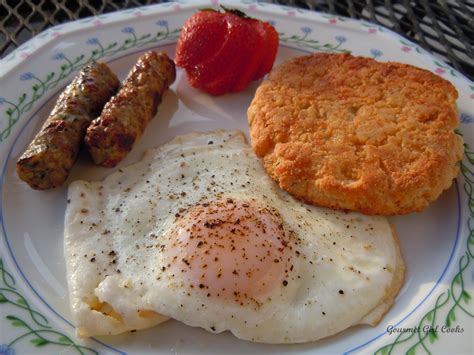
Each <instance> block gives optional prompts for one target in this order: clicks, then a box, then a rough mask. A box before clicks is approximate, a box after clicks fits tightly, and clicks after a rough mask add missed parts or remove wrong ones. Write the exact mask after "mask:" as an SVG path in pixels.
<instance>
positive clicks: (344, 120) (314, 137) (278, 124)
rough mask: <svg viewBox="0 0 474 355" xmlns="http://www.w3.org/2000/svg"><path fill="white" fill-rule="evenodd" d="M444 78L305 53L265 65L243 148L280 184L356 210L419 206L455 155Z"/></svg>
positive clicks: (438, 188) (451, 173)
mask: <svg viewBox="0 0 474 355" xmlns="http://www.w3.org/2000/svg"><path fill="white" fill-rule="evenodd" d="M457 96H458V94H457V91H456V89H455V88H454V86H453V85H452V84H451V83H449V82H448V81H446V80H444V79H442V78H441V77H439V76H437V75H435V74H432V73H431V72H429V71H427V70H423V69H419V68H416V67H413V66H410V65H406V64H400V63H390V62H389V63H381V62H377V61H375V60H373V59H370V58H364V57H353V56H351V55H349V54H326V53H314V54H312V55H308V56H303V57H297V58H294V59H292V60H289V61H287V62H285V63H283V64H281V65H280V66H279V67H277V68H275V69H274V70H273V71H272V72H271V73H270V75H269V78H268V79H267V80H266V81H264V82H263V83H262V85H260V87H259V88H258V90H257V92H256V95H255V97H254V99H253V101H252V103H251V105H250V107H249V109H248V120H249V125H250V137H251V140H252V147H253V149H254V151H255V153H256V154H257V155H258V156H259V157H263V159H264V165H265V169H266V170H267V172H268V174H269V175H270V176H271V177H272V178H273V179H274V180H276V181H277V182H278V183H279V185H280V187H281V188H282V189H284V190H286V191H288V192H289V193H291V194H292V195H294V196H295V197H298V198H300V199H302V200H304V201H306V202H309V203H312V204H315V205H320V206H325V207H330V208H337V209H350V210H355V211H360V212H363V213H366V214H381V215H397V214H406V213H410V212H413V211H421V210H423V209H425V208H426V207H427V206H428V204H429V203H430V202H432V201H434V200H436V199H437V198H438V197H439V195H440V194H441V192H442V191H443V190H445V189H447V188H449V187H450V186H451V183H452V180H453V179H454V178H455V177H456V176H457V174H458V172H459V167H458V164H457V162H458V161H460V160H461V159H462V146H463V141H462V138H461V137H460V136H459V135H457V134H456V133H455V132H454V129H455V128H456V127H457V126H458V125H459V118H458V115H457V110H456V104H455V102H456V99H457Z"/></svg>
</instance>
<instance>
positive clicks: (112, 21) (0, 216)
mask: <svg viewBox="0 0 474 355" xmlns="http://www.w3.org/2000/svg"><path fill="white" fill-rule="evenodd" d="M199 3H204V1H200V2H199ZM216 3H217V2H216ZM219 3H223V4H232V5H241V6H244V5H248V4H247V3H246V2H245V1H220V2H219ZM165 4H171V5H173V4H179V5H182V4H187V5H189V6H187V7H186V10H188V9H192V8H199V6H201V5H198V4H197V2H191V1H180V2H178V3H165ZM165 4H156V5H150V6H144V7H139V8H134V9H132V10H133V11H131V10H124V11H120V12H114V13H110V14H107V15H104V16H105V17H107V18H108V19H109V20H110V21H109V22H107V24H110V25H112V24H116V23H119V22H121V21H122V20H123V19H122V18H118V17H117V16H118V15H120V16H123V15H126V18H132V19H133V18H134V17H133V15H132V14H133V12H135V11H140V10H143V9H148V8H153V10H161V9H162V8H165V9H166V8H168V7H169V6H170V5H168V6H163V5H165ZM265 7H267V8H270V11H268V12H269V13H271V10H272V7H274V9H273V10H276V8H282V7H284V8H287V9H288V11H296V10H297V9H295V8H292V7H285V6H279V5H273V4H265ZM181 10H184V8H183V9H181ZM302 11H303V12H307V13H309V14H311V15H312V16H313V15H317V16H322V15H326V14H322V13H318V12H314V11H307V10H302ZM159 13H160V14H161V13H163V12H162V11H159ZM165 13H166V12H165ZM155 15H156V14H153V15H150V16H155ZM333 17H335V18H342V17H340V16H333ZM94 18H96V17H92V18H88V19H94ZM104 19H105V18H104ZM345 19H346V20H349V21H351V22H352V23H356V24H358V25H360V24H361V23H364V22H367V21H360V20H354V19H350V18H345ZM83 20H84V19H83ZM83 20H77V21H73V22H70V23H67V24H65V25H60V26H55V28H56V27H62V28H64V27H75V26H77V25H78V24H81V23H82V22H83ZM367 23H368V24H370V25H371V26H374V24H372V23H370V22H367ZM377 26H378V27H381V28H384V27H383V26H379V25H377ZM384 29H385V28H384ZM49 30H52V29H49ZM49 30H47V31H45V32H48V31H49ZM83 30H85V29H83ZM78 31H79V30H78ZM385 31H387V33H389V34H390V35H395V36H396V37H398V38H402V39H403V40H404V41H407V42H410V41H409V40H407V39H406V38H405V37H403V36H400V35H398V34H397V33H396V32H393V31H391V30H389V29H385ZM73 32H75V31H73ZM73 32H67V33H66V34H70V33H73ZM381 32H384V31H381ZM33 40H35V38H33V39H31V40H30V41H33ZM30 41H28V42H30ZM55 41H61V39H60V37H59V39H58V38H50V39H49V40H48V41H46V42H45V44H44V45H42V46H39V47H36V49H35V50H34V51H33V52H32V53H33V54H34V53H35V52H36V51H38V50H40V49H41V48H42V47H44V46H45V45H46V44H48V43H50V42H55ZM28 42H26V43H28ZM412 44H414V43H413V42H412ZM164 45H168V44H164ZM414 45H415V46H417V45H416V44H414ZM417 47H418V46H417ZM23 50H24V48H23V49H21V50H20V48H18V49H17V50H15V51H14V52H17V51H18V53H20V52H22V51H23ZM139 51H141V50H137V52H139ZM14 52H12V53H14ZM134 52H135V51H134ZM134 52H129V51H126V52H125V54H123V56H128V55H130V54H132V53H134ZM18 53H17V54H18ZM33 54H32V55H33ZM420 54H422V55H428V56H429V58H430V59H431V60H434V59H433V58H434V57H433V56H432V55H431V54H430V53H429V52H426V53H420ZM123 56H120V57H112V60H117V59H119V58H121V57H123ZM22 62H23V61H19V62H18V63H16V65H15V66H12V67H11V68H9V69H8V70H7V72H6V73H7V74H8V73H12V72H14V71H15V70H18V68H19V65H21V64H22ZM2 63H3V62H2V61H0V64H2ZM451 69H452V70H453V71H454V72H457V71H456V70H455V69H453V68H451ZM457 73H458V74H459V75H460V77H459V78H461V79H462V80H467V84H468V85H469V81H470V80H469V79H468V78H467V77H465V76H464V75H463V74H462V73H460V72H457ZM7 74H5V75H7ZM451 75H452V74H451ZM3 76H4V75H1V74H0V79H2V78H3ZM454 79H455V78H454ZM45 94H46V93H45ZM53 95H54V94H51V92H49V97H51V96H53ZM48 100H49V99H48ZM38 109H39V108H38ZM33 118H34V115H31V117H30V119H29V120H28V121H26V122H24V123H23V126H22V128H21V130H20V132H18V133H17V135H16V137H15V139H14V142H13V143H12V144H11V146H10V150H9V152H8V154H7V155H6V158H5V163H4V167H3V170H2V177H1V189H3V175H4V172H5V169H6V165H7V163H8V157H9V156H10V154H11V150H12V149H13V147H14V145H15V142H16V140H17V139H18V138H19V137H20V136H21V132H22V131H23V129H24V128H25V127H26V126H27V125H28V123H29V122H30V121H31V120H33ZM455 185H456V191H457V200H458V205H459V217H458V219H459V221H458V233H457V236H456V238H455V243H454V246H453V249H452V252H451V255H450V258H449V261H448V263H447V265H446V267H445V269H444V271H443V273H442V275H441V276H440V278H439V280H438V281H437V283H436V284H435V286H434V287H433V289H432V290H431V291H430V292H429V294H428V295H427V296H426V297H425V298H424V300H423V301H422V302H421V303H420V304H418V305H417V306H416V308H415V309H414V310H413V311H415V310H416V309H417V308H418V307H419V306H421V304H422V303H424V302H425V301H426V300H427V299H428V298H429V296H430V295H431V294H432V292H433V291H434V289H435V288H436V287H437V285H438V283H439V281H441V279H442V278H443V277H444V276H445V274H446V272H447V270H448V269H449V266H450V265H451V262H452V259H453V257H454V255H455V254H456V246H457V243H458V238H459V233H460V230H462V229H463V228H462V227H461V226H460V224H461V221H462V220H464V218H463V216H462V214H463V213H462V212H463V211H464V209H463V208H462V207H461V200H462V199H461V197H460V189H459V186H458V180H457V179H456V181H455ZM2 204H3V199H2ZM0 223H1V224H2V229H3V231H4V238H5V239H6V233H5V232H6V231H5V230H4V223H3V206H0ZM461 239H462V236H461ZM7 243H8V242H7ZM10 253H11V256H12V257H13V258H14V256H13V254H12V251H10ZM17 269H18V271H19V272H20V274H21V275H23V272H22V271H21V269H20V268H19V266H18V265H17ZM23 278H24V280H25V281H26V282H27V284H28V285H29V287H30V288H31V289H32V290H33V292H34V293H35V294H36V295H37V296H38V297H39V298H40V299H41V300H42V297H41V296H39V295H38V294H37V293H36V291H35V290H34V288H33V287H32V286H31V285H30V284H29V281H28V280H27V278H26V277H25V276H23ZM43 303H44V304H45V305H46V306H47V307H48V308H50V307H49V305H48V303H47V302H45V301H43ZM50 309H51V310H52V311H53V312H54V313H56V312H55V311H54V310H53V309H52V308H50ZM411 313H412V312H410V314H411ZM56 314H57V313H56ZM57 316H58V317H59V318H61V319H62V320H63V321H65V322H66V323H69V322H68V321H67V320H66V319H64V318H63V317H62V316H61V315H59V314H57ZM407 317H408V316H407ZM407 317H404V318H403V319H402V320H401V321H400V322H403V321H404V320H406V318H407ZM400 322H399V323H400ZM384 334H386V332H384V333H382V334H380V335H379V336H377V337H375V338H374V339H372V340H371V341H370V342H373V341H374V340H376V339H377V338H379V337H381V336H383V335H384ZM370 342H368V343H370ZM368 343H367V344H368ZM367 344H362V345H361V346H358V347H356V348H354V349H351V350H349V351H348V352H352V351H356V350H358V349H360V348H362V347H365V346H366V345H367ZM114 350H116V349H114Z"/></svg>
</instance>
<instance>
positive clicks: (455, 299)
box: [0, 0, 474, 355]
mask: <svg viewBox="0 0 474 355" xmlns="http://www.w3.org/2000/svg"><path fill="white" fill-rule="evenodd" d="M183 3H186V2H184V1H180V2H176V3H167V4H163V5H160V6H161V7H163V8H164V7H170V6H175V7H176V10H179V5H180V4H183ZM212 3H213V4H217V1H212ZM241 4H244V5H247V6H248V10H250V11H252V10H256V9H257V8H258V7H266V6H271V5H267V4H262V3H259V2H256V1H246V0H243V1H241ZM273 7H274V6H273ZM143 10H144V8H141V9H140V8H139V9H131V10H127V11H124V12H122V14H123V15H126V16H136V17H140V16H141V14H142V12H141V11H143ZM279 10H280V11H281V12H286V15H287V16H295V15H296V14H304V13H306V12H305V11H303V10H300V9H294V8H289V7H285V6H280V7H279ZM319 16H321V17H322V18H324V19H326V20H327V21H328V23H329V24H332V25H335V24H337V23H342V22H346V21H351V22H353V20H350V19H347V18H344V17H340V16H331V15H319ZM108 17H111V16H110V15H101V16H99V17H94V18H88V19H84V20H81V21H80V22H83V23H88V22H93V21H95V22H96V24H98V25H101V24H102V23H101V20H106V19H107V18H108ZM157 24H158V26H160V27H161V28H160V30H159V31H157V32H155V33H144V34H138V33H136V32H135V30H134V28H133V27H130V26H128V27H124V28H123V29H122V32H123V33H125V34H127V35H128V38H125V39H124V40H123V41H122V42H121V43H120V44H119V43H118V42H111V43H107V44H104V43H102V42H101V41H100V39H99V38H97V37H92V38H89V39H88V41H87V44H89V45H92V46H94V47H93V48H92V50H91V51H90V52H89V53H87V54H86V53H85V54H81V55H79V56H76V57H75V58H68V57H67V56H66V55H65V54H63V53H57V54H56V55H55V56H53V58H52V59H54V60H61V61H62V64H61V65H60V67H59V70H58V71H56V72H50V73H49V74H46V75H45V76H44V77H42V78H40V75H36V74H33V73H29V72H28V73H24V74H22V76H21V80H32V81H33V85H32V86H31V92H30V93H23V94H21V95H20V96H19V97H18V99H17V100H16V101H15V100H7V99H6V98H1V97H0V105H3V106H4V107H5V111H4V112H5V117H7V122H6V123H7V125H6V127H5V128H3V129H2V130H1V131H0V144H2V142H4V141H5V139H6V138H7V137H8V136H9V135H10V133H11V131H12V128H13V126H14V125H15V124H16V123H17V122H18V121H19V120H20V118H21V117H22V116H23V115H24V114H26V113H27V112H28V111H30V110H31V108H33V107H34V105H35V103H36V102H37V101H38V100H39V99H40V98H41V97H43V96H44V95H45V94H46V93H47V92H48V91H50V90H52V89H53V88H55V87H57V86H58V85H59V84H62V83H63V82H64V80H65V79H66V78H68V77H69V76H70V75H71V74H73V73H74V72H76V71H77V70H78V69H80V68H81V67H82V66H83V65H84V64H85V63H87V62H89V61H91V60H98V59H102V58H107V57H113V56H115V55H116V54H118V53H122V52H123V53H126V52H127V51H128V50H130V49H132V48H142V47H143V48H144V49H145V48H149V47H150V46H153V45H156V44H158V43H173V42H174V41H176V39H177V37H178V36H179V31H180V29H179V28H175V29H172V30H170V29H169V27H168V22H167V21H165V20H160V21H158V22H157ZM360 25H361V27H365V28H367V30H368V33H369V34H373V33H375V32H376V31H378V32H380V33H384V32H385V33H387V32H388V33H390V34H392V35H394V36H397V37H399V36H398V35H396V34H393V33H392V32H391V31H389V30H387V29H385V28H384V27H381V26H377V25H374V24H371V23H367V22H360ZM60 30H61V26H58V27H55V28H53V29H51V30H49V32H50V34H51V33H52V34H53V36H54V33H60V32H59V31H60ZM301 32H302V33H297V34H286V33H284V32H280V33H279V36H280V41H281V43H284V44H286V45H289V46H293V47H295V48H302V49H307V50H308V49H309V50H317V51H329V52H339V53H344V52H349V50H347V49H344V48H343V43H344V42H345V38H344V37H343V36H338V37H336V38H335V41H334V43H320V42H319V41H318V39H317V38H316V36H310V34H311V32H312V31H311V29H310V28H308V27H302V28H301ZM47 35H48V31H47V32H45V33H43V34H40V35H39V36H38V37H39V38H44V37H46V36H47ZM398 41H399V42H400V45H401V47H400V49H401V51H403V52H409V51H411V50H412V49H413V50H415V51H416V53H419V54H423V55H427V56H429V53H427V52H426V51H425V50H424V49H422V48H421V47H419V46H417V45H415V44H414V43H412V42H409V41H407V40H405V39H403V38H398ZM27 49H28V44H26V45H24V46H22V48H20V49H19V50H17V51H15V52H14V53H12V54H11V55H10V56H9V57H7V58H5V59H4V62H9V61H14V60H15V58H16V56H17V55H21V53H25V51H26V50H27ZM372 53H373V56H374V57H378V56H381V55H382V54H383V53H382V52H380V51H379V50H377V49H374V50H373V52H372ZM430 59H431V60H432V62H433V64H434V65H435V68H436V69H434V71H435V72H436V73H437V74H439V75H442V74H447V75H449V76H451V77H452V78H459V77H462V75H461V74H459V73H458V72H457V71H456V70H454V69H453V68H451V67H449V66H447V65H446V64H443V63H441V62H440V61H438V60H436V59H433V58H432V57H430ZM469 89H470V92H471V94H470V95H471V96H470V98H471V99H474V86H473V85H469ZM465 156H466V163H464V162H461V172H462V175H463V177H464V186H463V190H464V192H465V193H466V195H467V199H468V200H467V204H468V210H469V217H468V220H467V229H468V232H469V234H468V236H467V239H466V242H465V246H464V252H463V253H462V254H461V256H460V258H459V260H458V272H457V273H456V274H455V275H454V277H453V278H452V280H451V283H450V287H449V288H447V289H445V290H444V291H443V292H441V293H440V294H438V295H437V297H436V300H435V301H434V305H433V307H432V308H431V309H430V310H429V311H428V312H427V313H426V314H424V316H423V317H421V318H420V321H419V323H418V327H419V329H427V330H426V331H418V332H416V333H400V334H398V335H393V336H390V340H393V341H391V342H390V343H388V344H386V345H384V346H382V347H380V348H379V349H378V350H376V352H375V354H377V355H386V354H390V353H392V352H393V351H395V352H400V351H403V352H406V353H407V354H410V355H413V354H415V353H419V351H420V350H421V351H423V352H426V353H431V349H432V348H431V346H432V344H434V343H435V342H436V341H437V340H438V339H439V338H440V336H441V335H440V333H439V331H437V330H436V329H437V327H436V326H438V327H440V326H448V327H451V326H453V325H455V324H456V321H457V319H458V318H457V314H458V313H459V312H460V313H463V314H465V315H467V316H468V317H471V318H472V317H474V314H472V312H471V311H470V309H469V303H470V302H471V300H472V295H471V293H470V292H469V290H467V289H466V288H465V282H464V279H465V275H466V273H467V272H468V271H472V265H473V263H472V260H473V258H474V251H473V249H474V227H473V226H472V224H473V223H474V151H472V150H471V148H470V147H469V145H467V144H466V145H465ZM0 275H1V280H0V304H2V305H6V304H10V305H12V306H14V307H15V308H16V309H17V310H18V311H19V312H21V311H23V312H22V313H18V314H17V315H12V314H9V315H7V316H6V318H5V320H2V322H7V323H8V324H10V326H13V327H18V328H21V329H22V331H23V333H22V334H21V335H19V336H17V337H16V338H14V339H11V340H9V341H7V343H5V344H3V345H0V354H14V353H15V352H14V347H13V346H14V345H15V344H16V343H18V342H20V341H26V340H29V341H30V343H31V344H32V345H33V346H34V347H44V346H47V345H50V346H53V345H54V346H60V347H66V346H67V347H70V348H71V349H72V350H74V351H75V352H77V353H79V354H97V353H98V352H97V351H96V350H94V349H92V348H89V347H85V346H82V345H78V344H76V343H75V342H74V340H73V339H71V338H70V337H68V336H67V335H66V334H64V333H61V332H59V331H56V330H54V329H53V328H52V326H51V325H50V324H49V321H48V319H47V317H46V316H45V315H43V314H42V313H40V312H38V311H37V310H35V309H33V308H32V307H31V306H30V304H29V303H28V301H27V299H26V298H25V297H24V296H23V295H22V294H21V293H20V292H19V290H18V289H17V288H16V287H15V279H14V277H13V276H12V274H11V273H10V272H8V271H7V270H5V268H4V264H3V260H2V259H1V258H0ZM432 298H433V299H434V297H432ZM442 310H445V313H446V314H445V316H444V317H441V316H440V315H439V314H440V312H441V311H442ZM2 341H3V342H5V340H2Z"/></svg>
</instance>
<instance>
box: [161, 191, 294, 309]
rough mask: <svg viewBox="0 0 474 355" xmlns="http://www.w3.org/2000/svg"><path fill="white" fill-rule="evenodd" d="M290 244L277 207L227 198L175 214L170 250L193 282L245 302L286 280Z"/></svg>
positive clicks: (207, 292)
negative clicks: (274, 208) (182, 213)
mask: <svg viewBox="0 0 474 355" xmlns="http://www.w3.org/2000/svg"><path fill="white" fill-rule="evenodd" d="M290 248H291V246H289V238H288V235H287V233H285V231H284V228H283V224H282V220H281V217H280V215H279V214H278V213H277V212H276V211H274V210H273V211H272V210H271V209H269V208H267V207H263V206H261V205H259V204H258V203H256V202H255V201H249V202H245V201H236V200H233V199H227V200H217V201H213V202H210V203H202V204H199V205H197V206H194V207H192V208H190V209H189V210H188V211H187V213H186V214H185V215H184V216H182V217H181V216H179V217H178V220H177V229H175V233H174V235H173V236H172V241H171V248H170V250H171V251H172V259H173V264H174V265H178V267H179V270H180V272H181V273H182V275H183V279H184V280H185V282H187V283H188V285H189V286H190V287H191V288H193V289H196V290H199V291H198V292H203V293H204V294H205V295H207V296H208V297H218V298H225V299H233V300H235V301H236V302H238V303H240V304H244V303H247V302H251V301H252V302H257V303H258V302H259V300H262V299H263V297H264V296H265V295H267V294H269V293H270V291H271V290H273V289H275V288H278V287H284V286H286V285H287V284H288V281H287V278H288V273H289V272H290V269H292V266H291V257H290V255H291V254H290V250H289V249H290Z"/></svg>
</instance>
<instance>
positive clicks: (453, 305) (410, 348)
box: [375, 63, 474, 355]
mask: <svg viewBox="0 0 474 355" xmlns="http://www.w3.org/2000/svg"><path fill="white" fill-rule="evenodd" d="M437 64H439V63H437ZM440 66H441V65H440ZM455 133H457V134H461V132H459V131H455ZM464 156H465V158H466V160H465V161H467V163H466V162H465V161H461V174H462V175H463V177H464V184H463V188H464V192H465V193H466V195H467V208H468V209H469V212H470V215H469V218H468V220H467V229H468V234H467V236H466V237H467V238H466V242H465V243H466V244H465V251H464V253H461V255H460V257H459V259H458V271H457V273H456V274H455V276H454V277H453V278H452V279H451V282H450V287H449V288H448V289H446V290H445V291H444V292H442V293H441V294H440V295H439V296H438V298H437V300H436V303H435V305H434V307H433V308H432V309H431V310H429V311H428V312H427V313H426V314H425V316H424V317H422V318H421V321H420V322H419V324H418V328H419V329H420V333H418V337H414V336H413V334H411V336H409V337H408V338H406V339H401V337H400V335H398V336H394V335H391V336H389V337H390V341H391V343H389V344H387V345H384V346H382V347H380V348H379V349H378V350H376V351H375V354H377V355H380V354H386V355H388V353H392V352H393V353H401V352H406V354H415V352H416V351H417V349H420V351H422V352H423V353H428V354H429V353H431V350H430V349H429V347H430V346H432V345H433V344H434V343H435V342H436V341H437V340H439V338H440V337H442V336H445V335H446V334H444V333H439V334H438V333H437V332H436V331H435V329H439V328H441V327H443V326H446V327H448V328H452V327H454V326H455V325H456V326H457V325H459V324H456V322H459V321H458V317H457V315H458V316H459V315H460V314H462V315H466V316H468V317H471V318H474V314H473V313H472V310H471V309H470V308H469V307H466V306H465V305H467V304H469V303H470V301H471V298H472V296H471V294H470V293H469V292H468V290H466V289H465V287H466V286H465V283H464V280H466V279H468V278H470V277H471V275H472V273H473V271H474V270H473V265H474V250H472V246H473V245H474V151H471V148H470V146H469V145H468V144H464ZM458 181H459V180H458ZM467 275H469V276H467ZM446 306H447V307H446ZM443 307H444V308H446V309H445V311H444V312H445V313H444V314H445V316H444V317H442V316H439V317H438V319H436V316H437V312H438V311H439V310H440V309H442V308H443ZM444 308H443V309H444ZM471 308H472V307H471ZM443 320H444V324H443ZM426 321H427V322H429V324H427V325H429V326H430V329H429V330H428V331H423V333H421V330H423V329H424V327H423V325H424V324H426ZM401 334H402V333H401ZM447 334H449V333H447ZM426 337H427V338H428V340H429V343H427V342H425V339H426ZM403 349H405V350H403ZM387 351H388V352H387Z"/></svg>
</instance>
